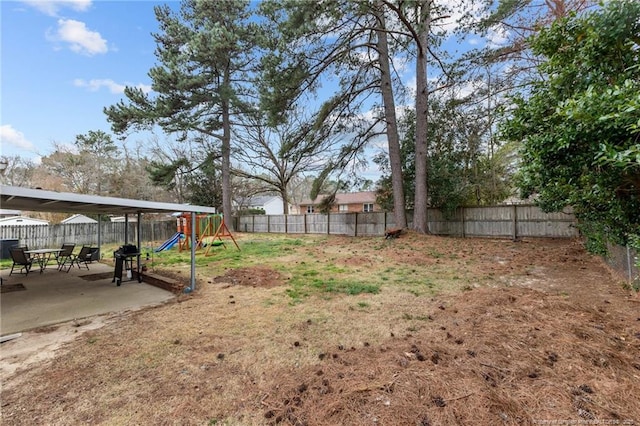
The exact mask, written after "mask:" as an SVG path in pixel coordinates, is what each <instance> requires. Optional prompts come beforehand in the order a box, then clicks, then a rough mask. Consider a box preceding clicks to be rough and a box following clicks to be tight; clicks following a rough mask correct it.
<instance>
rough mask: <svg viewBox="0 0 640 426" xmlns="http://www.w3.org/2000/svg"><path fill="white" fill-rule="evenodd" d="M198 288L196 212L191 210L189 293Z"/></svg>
mask: <svg viewBox="0 0 640 426" xmlns="http://www.w3.org/2000/svg"><path fill="white" fill-rule="evenodd" d="M195 289H196V213H195V212H191V287H189V293H191V292H193V291H195Z"/></svg>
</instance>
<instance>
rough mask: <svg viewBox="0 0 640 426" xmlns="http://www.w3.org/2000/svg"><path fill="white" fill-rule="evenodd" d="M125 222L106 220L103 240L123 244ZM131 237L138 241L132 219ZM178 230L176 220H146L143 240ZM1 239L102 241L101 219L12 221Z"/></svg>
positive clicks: (35, 244)
mask: <svg viewBox="0 0 640 426" xmlns="http://www.w3.org/2000/svg"><path fill="white" fill-rule="evenodd" d="M125 225H126V224H125V223H124V222H102V223H101V224H100V226H101V229H100V231H101V235H100V238H101V242H102V244H113V243H116V244H123V243H124V242H125V241H124V235H125ZM128 225H129V228H128V239H129V242H130V243H134V244H135V243H136V241H137V229H138V224H137V223H136V222H129V224H128ZM175 233H176V222H175V221H163V222H142V223H141V229H140V242H141V244H143V245H144V243H145V242H152V241H153V242H155V241H164V240H166V239H168V238H169V237H171V236H172V235H173V234H175ZM0 239H2V240H18V241H19V244H20V245H27V246H29V247H30V248H31V247H32V248H43V247H61V246H62V244H63V243H75V244H76V245H82V244H91V245H95V244H97V243H98V224H97V223H76V224H66V225H65V224H56V225H44V226H43V225H12V226H0Z"/></svg>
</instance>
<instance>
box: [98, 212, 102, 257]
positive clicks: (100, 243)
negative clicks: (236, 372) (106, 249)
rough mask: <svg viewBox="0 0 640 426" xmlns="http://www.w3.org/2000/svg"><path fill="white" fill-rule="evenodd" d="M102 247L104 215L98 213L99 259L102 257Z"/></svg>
mask: <svg viewBox="0 0 640 426" xmlns="http://www.w3.org/2000/svg"><path fill="white" fill-rule="evenodd" d="M101 247H102V215H101V214H99V215H98V260H100V259H102V255H101V254H100V250H101Z"/></svg>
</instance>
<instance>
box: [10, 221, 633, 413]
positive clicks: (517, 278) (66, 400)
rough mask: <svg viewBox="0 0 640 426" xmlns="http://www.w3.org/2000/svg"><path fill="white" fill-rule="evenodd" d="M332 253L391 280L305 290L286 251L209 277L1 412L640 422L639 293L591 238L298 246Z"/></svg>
mask: <svg viewBox="0 0 640 426" xmlns="http://www.w3.org/2000/svg"><path fill="white" fill-rule="evenodd" d="M247 238H250V237H247ZM320 258H322V259H327V258H329V259H331V261H332V262H333V263H335V264H336V265H341V267H352V268H356V269H357V270H359V271H361V273H362V276H363V277H365V278H366V277H367V276H368V275H367V274H386V275H388V276H389V284H388V285H384V286H383V287H382V289H381V291H380V293H379V294H359V295H357V296H347V295H343V294H317V295H312V296H310V297H309V298H307V299H304V300H302V301H298V302H295V303H292V299H291V297H289V295H288V294H287V290H288V288H289V286H288V284H287V278H288V277H283V276H281V274H279V273H278V272H277V270H276V269H277V268H276V267H275V266H273V265H260V266H257V267H247V268H241V269H238V270H227V271H225V272H224V273H223V274H222V275H217V276H215V277H212V276H211V275H208V276H201V277H199V288H200V290H199V291H197V292H196V293H195V294H192V295H189V296H184V297H181V298H180V299H179V301H178V302H176V303H173V304H168V305H165V306H161V307H158V308H153V309H147V310H144V311H141V312H134V313H129V314H127V316H126V317H125V318H121V319H117V318H116V319H113V320H112V321H107V322H105V324H104V325H102V326H101V327H99V328H95V329H87V330H85V331H84V332H83V333H76V334H78V335H77V336H76V338H75V339H70V340H69V341H67V342H62V343H61V344H59V345H58V346H57V348H56V349H55V352H52V356H51V357H49V358H46V359H41V360H36V361H34V362H30V363H29V362H26V363H25V364H24V367H23V368H18V369H16V370H15V371H11V372H3V377H2V381H3V387H2V398H1V400H2V407H1V410H2V419H1V421H2V424H6V425H23V424H29V425H31V424H78V423H92V424H181V425H187V424H194V425H196V424H198V425H201V424H228V425H339V424H344V425H347V424H348V425H372V424H373V425H375V424H381V425H382V424H384V425H450V424H465V425H466V424H482V425H485V424H486V425H494V424H508V425H510V424H514V425H515V424H523V425H527V424H543V423H544V422H547V421H555V422H556V424H563V423H561V422H565V423H564V424H597V423H594V422H600V424H606V423H605V422H608V423H609V424H615V422H617V424H638V422H640V404H638V395H640V303H638V298H637V296H636V295H635V294H632V293H630V292H629V291H628V290H626V289H625V288H624V287H623V286H622V285H621V282H620V281H619V280H618V279H617V278H616V277H615V276H613V275H612V274H611V273H610V271H609V269H608V268H607V267H606V265H605V264H604V262H602V261H601V260H600V259H599V258H596V257H593V256H590V255H588V254H587V253H586V252H585V251H584V249H583V247H582V245H581V244H580V242H579V241H573V240H531V241H523V242H511V241H503V240H471V239H467V240H459V239H449V238H438V237H429V236H419V235H415V234H411V233H409V234H406V235H402V236H401V237H400V238H398V239H389V240H384V239H383V238H379V239H374V238H362V239H353V238H347V237H344V238H343V237H331V238H327V239H325V240H323V241H322V244H317V245H308V246H300V247H299V248H298V249H297V251H296V253H294V254H291V253H288V254H287V260H286V261H287V262H313V261H314V259H320ZM425 271H431V272H432V275H422V274H423V273H424V272H425ZM394 279H397V281H394V282H392V281H393V280H394ZM403 280H407V281H411V283H412V284H411V286H410V287H407V286H403ZM438 280H440V281H438ZM433 282H437V284H438V285H440V286H442V288H443V289H444V290H443V291H439V292H430V291H427V290H428V289H429V288H430V285H431V284H432V283H433ZM418 286H422V287H418ZM84 327H87V326H86V325H85V326H84ZM18 342H19V340H16V341H11V342H7V343H6V344H3V346H2V349H3V353H4V352H5V350H6V349H10V346H5V345H15V344H18ZM3 356H4V355H3ZM569 422H574V423H569ZM579 422H583V423H579ZM587 422H591V423H587ZM625 422H626V423H625ZM547 424H548V423H547Z"/></svg>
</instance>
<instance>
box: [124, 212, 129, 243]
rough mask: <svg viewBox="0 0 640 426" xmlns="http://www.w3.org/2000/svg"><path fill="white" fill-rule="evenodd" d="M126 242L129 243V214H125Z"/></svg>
mask: <svg viewBox="0 0 640 426" xmlns="http://www.w3.org/2000/svg"><path fill="white" fill-rule="evenodd" d="M124 243H125V244H129V214H128V213H125V214H124Z"/></svg>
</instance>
